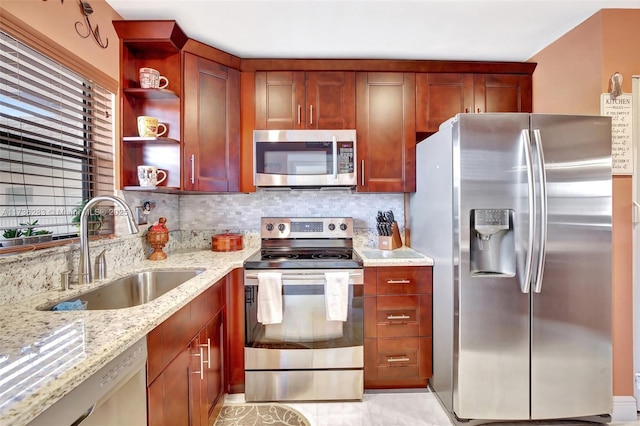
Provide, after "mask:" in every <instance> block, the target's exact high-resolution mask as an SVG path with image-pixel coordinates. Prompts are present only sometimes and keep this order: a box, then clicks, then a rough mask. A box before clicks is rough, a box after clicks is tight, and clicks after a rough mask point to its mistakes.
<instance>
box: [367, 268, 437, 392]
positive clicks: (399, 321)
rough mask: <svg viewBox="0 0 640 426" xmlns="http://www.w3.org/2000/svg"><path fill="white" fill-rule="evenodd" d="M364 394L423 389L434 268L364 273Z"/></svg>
mask: <svg viewBox="0 0 640 426" xmlns="http://www.w3.org/2000/svg"><path fill="white" fill-rule="evenodd" d="M364 279H365V282H364V286H365V288H364V292H365V295H364V386H365V389H391V388H407V387H424V386H426V385H427V381H428V379H429V378H430V377H431V374H432V294H433V291H432V289H433V287H432V286H433V280H432V268H431V267H427V266H419V267H415V266H413V267H375V268H365V277H364Z"/></svg>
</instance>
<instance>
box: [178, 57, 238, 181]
mask: <svg viewBox="0 0 640 426" xmlns="http://www.w3.org/2000/svg"><path fill="white" fill-rule="evenodd" d="M183 123H184V160H183V161H184V164H183V170H185V176H184V189H186V190H189V191H211V192H237V191H239V186H240V73H239V72H238V70H235V69H233V68H229V67H227V66H225V65H221V64H219V63H216V62H214V61H211V60H208V59H205V58H202V57H199V56H196V55H194V54H191V53H186V52H185V53H184V117H183Z"/></svg>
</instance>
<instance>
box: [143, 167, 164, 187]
mask: <svg viewBox="0 0 640 426" xmlns="http://www.w3.org/2000/svg"><path fill="white" fill-rule="evenodd" d="M159 173H160V174H162V175H163V176H162V179H160V180H158V174H159ZM166 178H167V172H165V171H164V170H158V168H157V167H156V166H149V165H145V164H143V165H141V166H138V181H139V182H140V186H157V185H159V184H161V183H162V182H164V180H165V179H166Z"/></svg>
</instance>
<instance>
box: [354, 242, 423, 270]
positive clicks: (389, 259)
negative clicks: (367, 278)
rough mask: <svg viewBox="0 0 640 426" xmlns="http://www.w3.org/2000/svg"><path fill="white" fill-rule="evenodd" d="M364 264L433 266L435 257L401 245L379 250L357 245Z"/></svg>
mask: <svg viewBox="0 0 640 426" xmlns="http://www.w3.org/2000/svg"><path fill="white" fill-rule="evenodd" d="M356 252H357V253H358V254H359V255H360V257H361V258H362V262H363V263H364V266H365V267H366V266H432V265H433V259H432V258H430V257H429V256H425V255H424V254H422V253H419V252H417V251H415V250H413V249H412V248H410V247H404V246H403V247H400V248H397V249H395V250H378V249H376V248H371V247H356Z"/></svg>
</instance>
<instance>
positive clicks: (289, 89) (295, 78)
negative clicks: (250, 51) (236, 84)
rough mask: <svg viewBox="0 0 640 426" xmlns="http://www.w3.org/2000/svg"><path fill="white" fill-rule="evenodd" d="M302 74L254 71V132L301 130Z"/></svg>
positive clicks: (295, 72)
mask: <svg viewBox="0 0 640 426" xmlns="http://www.w3.org/2000/svg"><path fill="white" fill-rule="evenodd" d="M304 90H305V89H304V72H302V71H269V72H256V105H255V107H256V129H262V130H270V129H304V128H305V122H306V117H305V115H304V114H305V111H306V109H305V108H304V99H305V95H304Z"/></svg>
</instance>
